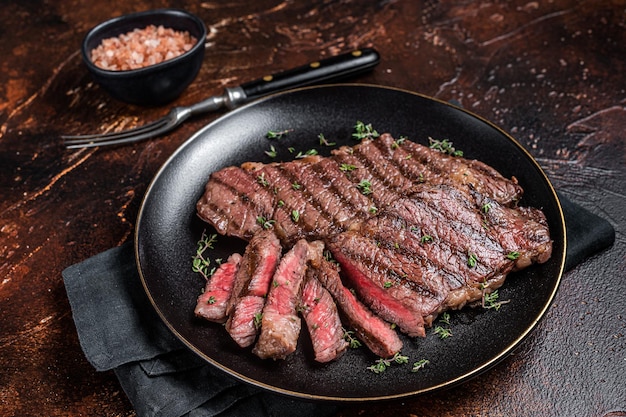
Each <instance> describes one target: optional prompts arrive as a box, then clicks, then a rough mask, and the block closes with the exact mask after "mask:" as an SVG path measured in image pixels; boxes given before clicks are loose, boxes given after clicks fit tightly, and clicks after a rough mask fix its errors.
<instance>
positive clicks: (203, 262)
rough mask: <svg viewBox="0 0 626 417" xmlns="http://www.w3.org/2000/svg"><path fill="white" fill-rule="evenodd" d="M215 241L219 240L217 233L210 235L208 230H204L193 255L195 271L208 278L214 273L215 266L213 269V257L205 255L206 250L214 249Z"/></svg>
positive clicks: (192, 266) (192, 267) (193, 268)
mask: <svg viewBox="0 0 626 417" xmlns="http://www.w3.org/2000/svg"><path fill="white" fill-rule="evenodd" d="M215 242H217V235H216V234H212V235H208V234H207V233H206V230H203V231H202V236H200V240H198V243H197V248H196V254H195V255H194V256H193V261H192V264H191V269H192V270H193V272H198V273H199V274H200V275H202V276H203V277H204V279H206V280H208V279H209V277H210V276H211V275H213V272H214V271H215V268H212V269H211V259H210V258H208V257H207V256H206V255H205V252H206V251H207V250H209V249H213V248H214V245H215Z"/></svg>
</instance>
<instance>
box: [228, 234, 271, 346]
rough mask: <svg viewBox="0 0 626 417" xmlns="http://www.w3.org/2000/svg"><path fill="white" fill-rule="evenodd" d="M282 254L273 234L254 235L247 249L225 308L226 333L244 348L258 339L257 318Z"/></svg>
mask: <svg viewBox="0 0 626 417" xmlns="http://www.w3.org/2000/svg"><path fill="white" fill-rule="evenodd" d="M281 250H282V248H281V246H280V242H279V240H278V238H277V237H276V235H275V234H274V232H273V231H271V230H262V231H261V232H259V233H257V234H256V235H254V237H253V238H252V240H251V241H250V243H249V244H248V246H247V247H246V250H245V252H244V255H243V258H242V260H241V264H240V267H239V270H238V271H237V275H236V277H235V282H234V284H233V292H232V295H231V297H230V300H229V302H228V304H227V306H226V314H227V315H228V320H227V321H226V331H228V333H229V334H230V336H231V337H232V339H233V340H234V341H235V342H236V343H237V344H238V345H239V346H241V347H247V346H250V345H251V344H252V343H253V342H254V340H255V339H256V336H257V333H258V329H257V326H256V325H255V316H256V315H258V314H261V311H262V309H263V305H264V304H265V296H266V295H267V292H268V289H269V285H270V281H271V279H272V277H273V275H274V272H275V270H276V267H277V265H278V262H279V259H280V253H281Z"/></svg>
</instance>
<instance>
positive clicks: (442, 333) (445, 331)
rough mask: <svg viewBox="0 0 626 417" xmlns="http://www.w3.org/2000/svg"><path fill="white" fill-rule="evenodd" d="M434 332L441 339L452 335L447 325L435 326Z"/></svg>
mask: <svg viewBox="0 0 626 417" xmlns="http://www.w3.org/2000/svg"><path fill="white" fill-rule="evenodd" d="M435 334H437V335H439V338H441V339H447V338H448V337H450V336H452V331H451V330H450V329H449V328H447V327H442V326H435Z"/></svg>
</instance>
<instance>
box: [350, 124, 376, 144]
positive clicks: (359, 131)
mask: <svg viewBox="0 0 626 417" xmlns="http://www.w3.org/2000/svg"><path fill="white" fill-rule="evenodd" d="M379 136H380V135H379V134H378V132H377V131H376V130H375V129H374V128H373V127H372V125H371V123H370V124H365V123H363V122H361V121H357V122H356V124H355V125H354V133H353V134H352V137H353V138H354V139H357V140H364V139H375V138H377V137H379Z"/></svg>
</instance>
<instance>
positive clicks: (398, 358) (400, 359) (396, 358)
mask: <svg viewBox="0 0 626 417" xmlns="http://www.w3.org/2000/svg"><path fill="white" fill-rule="evenodd" d="M393 362H395V363H398V364H403V363H408V362H409V357H408V356H403V355H400V352H397V353H396V354H395V355H393V357H392V358H389V359H385V358H379V359H377V360H376V363H375V364H374V365H372V366H368V367H367V369H368V370H370V371H372V372H374V373H375V374H380V373H382V372H385V370H386V369H387V368H388V367H390V366H391V364H392V363H393Z"/></svg>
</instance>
